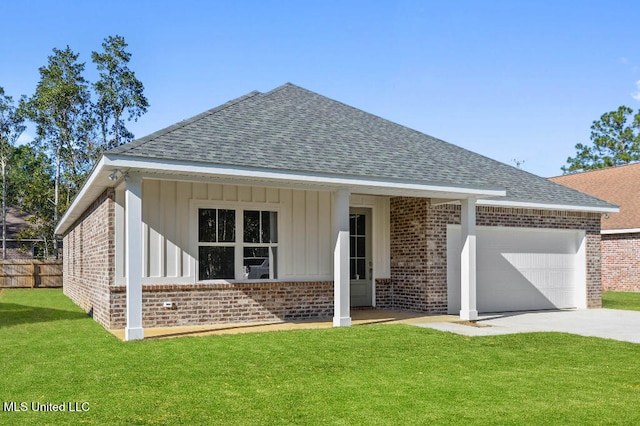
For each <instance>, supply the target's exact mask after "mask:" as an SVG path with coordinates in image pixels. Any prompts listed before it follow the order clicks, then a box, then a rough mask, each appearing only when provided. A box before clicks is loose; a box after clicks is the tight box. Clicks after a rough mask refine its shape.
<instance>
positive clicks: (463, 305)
mask: <svg viewBox="0 0 640 426" xmlns="http://www.w3.org/2000/svg"><path fill="white" fill-rule="evenodd" d="M460 222H461V224H462V253H461V255H460V267H461V271H460V278H461V279H460V286H461V288H460V298H461V299H460V319H462V320H468V321H469V320H475V319H478V311H477V309H476V200H475V198H468V199H465V200H462V214H461V217H460Z"/></svg>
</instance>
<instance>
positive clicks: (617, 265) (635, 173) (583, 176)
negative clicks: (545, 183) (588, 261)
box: [551, 163, 640, 291]
mask: <svg viewBox="0 0 640 426" xmlns="http://www.w3.org/2000/svg"><path fill="white" fill-rule="evenodd" d="M551 180H552V181H554V182H557V183H560V184H562V185H565V186H568V187H569V188H574V189H577V190H578V191H582V192H585V193H587V194H591V195H593V196H594V197H598V198H601V199H603V200H607V201H609V202H610V203H613V204H616V205H619V206H620V212H619V213H609V214H607V215H604V216H603V217H602V221H601V231H600V233H601V239H602V243H601V252H602V260H601V269H602V289H603V290H604V291H608V290H614V291H640V191H639V190H638V188H640V163H636V164H628V165H625V166H618V167H610V168H606V169H599V170H592V171H588V172H582V173H574V174H570V175H564V176H558V177H554V178H551Z"/></svg>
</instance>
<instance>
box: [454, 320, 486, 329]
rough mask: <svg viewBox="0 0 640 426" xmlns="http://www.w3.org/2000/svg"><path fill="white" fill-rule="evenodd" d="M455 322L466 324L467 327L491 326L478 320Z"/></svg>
mask: <svg viewBox="0 0 640 426" xmlns="http://www.w3.org/2000/svg"><path fill="white" fill-rule="evenodd" d="M456 324H460V325H468V326H469V327H478V328H485V327H491V326H490V325H489V324H484V323H481V322H478V321H456Z"/></svg>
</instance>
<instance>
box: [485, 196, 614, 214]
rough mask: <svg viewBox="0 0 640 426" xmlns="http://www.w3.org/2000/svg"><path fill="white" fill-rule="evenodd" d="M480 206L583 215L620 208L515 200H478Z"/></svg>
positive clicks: (612, 211)
mask: <svg viewBox="0 0 640 426" xmlns="http://www.w3.org/2000/svg"><path fill="white" fill-rule="evenodd" d="M477 204H478V205H480V206H489V207H511V208H521V209H537V210H561V211H575V212H585V213H602V214H604V213H618V212H620V208H619V207H616V206H614V205H612V204H610V205H609V206H595V205H591V206H589V205H578V204H553V203H539V202H529V201H516V200H509V199H505V200H494V199H484V200H478V202H477Z"/></svg>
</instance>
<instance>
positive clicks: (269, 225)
mask: <svg viewBox="0 0 640 426" xmlns="http://www.w3.org/2000/svg"><path fill="white" fill-rule="evenodd" d="M277 259H278V213H277V212H275V211H266V210H249V209H246V210H243V209H238V210H234V209H212V208H199V209H198V280H200V281H202V280H214V279H239V280H243V279H244V280H247V279H249V280H253V279H258V280H260V279H275V278H277Z"/></svg>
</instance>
